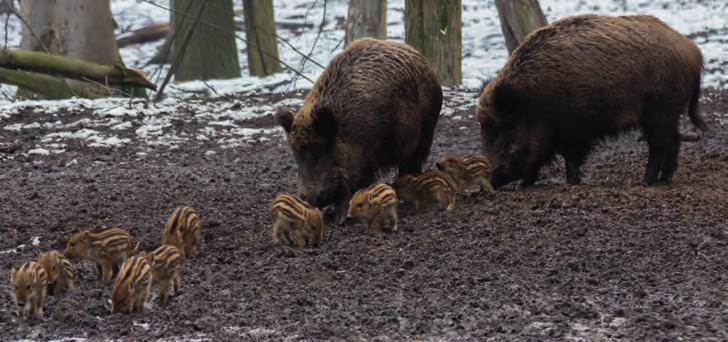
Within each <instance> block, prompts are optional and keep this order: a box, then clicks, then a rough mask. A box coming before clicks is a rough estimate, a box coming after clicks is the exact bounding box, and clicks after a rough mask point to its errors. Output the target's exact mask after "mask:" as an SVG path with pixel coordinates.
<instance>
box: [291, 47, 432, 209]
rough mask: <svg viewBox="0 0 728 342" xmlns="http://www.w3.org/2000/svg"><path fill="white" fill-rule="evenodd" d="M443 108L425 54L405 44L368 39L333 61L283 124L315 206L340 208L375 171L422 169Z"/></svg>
mask: <svg viewBox="0 0 728 342" xmlns="http://www.w3.org/2000/svg"><path fill="white" fill-rule="evenodd" d="M441 107H442V88H441V86H440V82H439V81H438V78H437V76H436V75H435V74H434V72H433V71H432V70H431V69H430V66H429V64H428V61H427V59H425V57H423V56H422V55H421V54H420V53H419V52H417V51H416V50H415V49H413V48H412V47H410V46H407V45H405V44H401V43H396V42H391V41H380V40H375V39H369V38H364V39H360V40H357V41H354V42H352V43H351V44H350V45H349V46H348V47H347V48H346V49H345V50H344V51H343V52H341V53H340V54H338V55H337V56H335V57H334V58H333V59H332V60H331V64H329V66H328V67H327V68H326V70H324V71H323V73H322V74H321V76H320V77H319V79H318V80H317V81H316V84H314V86H313V88H312V89H311V91H310V92H309V93H308V95H307V96H306V98H305V101H304V103H303V107H302V108H301V109H300V110H299V112H298V114H296V115H295V116H294V115H293V114H292V113H291V112H290V111H289V110H286V109H279V112H278V114H277V118H278V121H279V123H280V125H281V126H282V127H283V129H284V130H285V132H286V133H287V138H288V144H289V145H290V146H291V149H292V150H293V155H294V157H295V160H296V163H297V164H298V192H299V195H300V196H301V197H302V198H303V200H305V201H306V202H309V203H311V204H313V205H314V206H316V207H319V208H323V207H325V206H327V205H329V204H334V205H336V206H337V208H336V209H337V210H336V212H337V216H338V219H339V222H342V221H343V219H344V218H345V217H346V213H347V210H346V209H347V205H348V204H347V202H348V200H349V197H350V196H351V195H352V194H353V193H354V192H355V191H357V190H358V189H361V188H364V187H366V186H368V185H370V184H372V183H374V182H375V181H376V176H377V173H378V172H380V171H387V170H388V169H390V168H394V167H396V168H398V171H399V173H400V174H416V173H419V172H420V171H421V169H422V163H423V162H424V161H425V159H427V155H428V154H429V151H430V145H431V144H432V139H433V135H434V132H435V126H436V124H437V119H438V117H439V115H440V109H441Z"/></svg>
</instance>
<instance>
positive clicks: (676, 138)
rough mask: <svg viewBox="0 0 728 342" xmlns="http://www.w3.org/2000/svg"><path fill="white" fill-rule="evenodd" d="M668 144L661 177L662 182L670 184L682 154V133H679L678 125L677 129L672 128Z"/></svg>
mask: <svg viewBox="0 0 728 342" xmlns="http://www.w3.org/2000/svg"><path fill="white" fill-rule="evenodd" d="M667 140H668V144H667V146H666V147H665V151H664V152H663V153H664V154H665V155H664V161H663V164H662V174H661V175H660V182H663V183H666V184H670V183H671V182H672V176H673V175H674V174H675V170H677V156H678V154H679V153H680V140H681V138H680V132H678V129H677V124H676V125H675V127H671V130H670V132H669V136H668V139H667Z"/></svg>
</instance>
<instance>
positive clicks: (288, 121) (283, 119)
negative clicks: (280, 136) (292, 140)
mask: <svg viewBox="0 0 728 342" xmlns="http://www.w3.org/2000/svg"><path fill="white" fill-rule="evenodd" d="M276 120H278V124H279V125H281V127H283V130H284V131H286V134H288V133H291V127H292V126H293V113H291V110H290V109H288V108H287V107H278V110H277V111H276Z"/></svg>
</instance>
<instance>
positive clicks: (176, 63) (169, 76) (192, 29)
mask: <svg viewBox="0 0 728 342" xmlns="http://www.w3.org/2000/svg"><path fill="white" fill-rule="evenodd" d="M190 3H191V2H190ZM205 6H207V2H203V3H202V4H201V5H200V8H199V9H198V10H197V16H195V21H194V22H193V23H192V26H190V28H189V30H188V31H187V36H186V37H185V40H184V41H183V42H182V45H180V48H179V51H177V53H176V55H175V56H174V62H173V63H172V65H171V66H170V67H169V70H167V76H165V77H164V81H163V82H162V85H161V86H160V87H159V91H158V92H157V95H156V96H155V97H154V100H155V101H159V100H161V99H162V94H163V93H164V88H165V87H166V86H167V83H169V80H170V79H172V75H174V73H175V72H176V71H177V67H179V63H180V61H182V57H184V55H185V51H187V45H189V44H190V41H191V40H192V34H193V33H195V27H197V24H198V23H199V22H200V20H201V19H200V17H201V16H202V12H204V11H205ZM177 26H179V25H177ZM175 31H176V30H175Z"/></svg>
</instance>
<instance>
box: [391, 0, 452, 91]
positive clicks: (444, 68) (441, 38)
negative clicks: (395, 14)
mask: <svg viewBox="0 0 728 342" xmlns="http://www.w3.org/2000/svg"><path fill="white" fill-rule="evenodd" d="M404 21H405V41H406V42H407V44H409V45H411V46H413V47H414V48H416V49H417V50H418V51H420V52H421V53H422V54H423V55H425V57H427V59H428V60H429V61H430V65H431V66H432V69H433V70H435V73H436V74H437V76H438V77H439V78H440V82H442V84H443V85H447V86H454V85H458V84H460V83H461V82H462V67H461V61H462V30H461V29H462V1H461V0H406V1H405V5H404Z"/></svg>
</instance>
